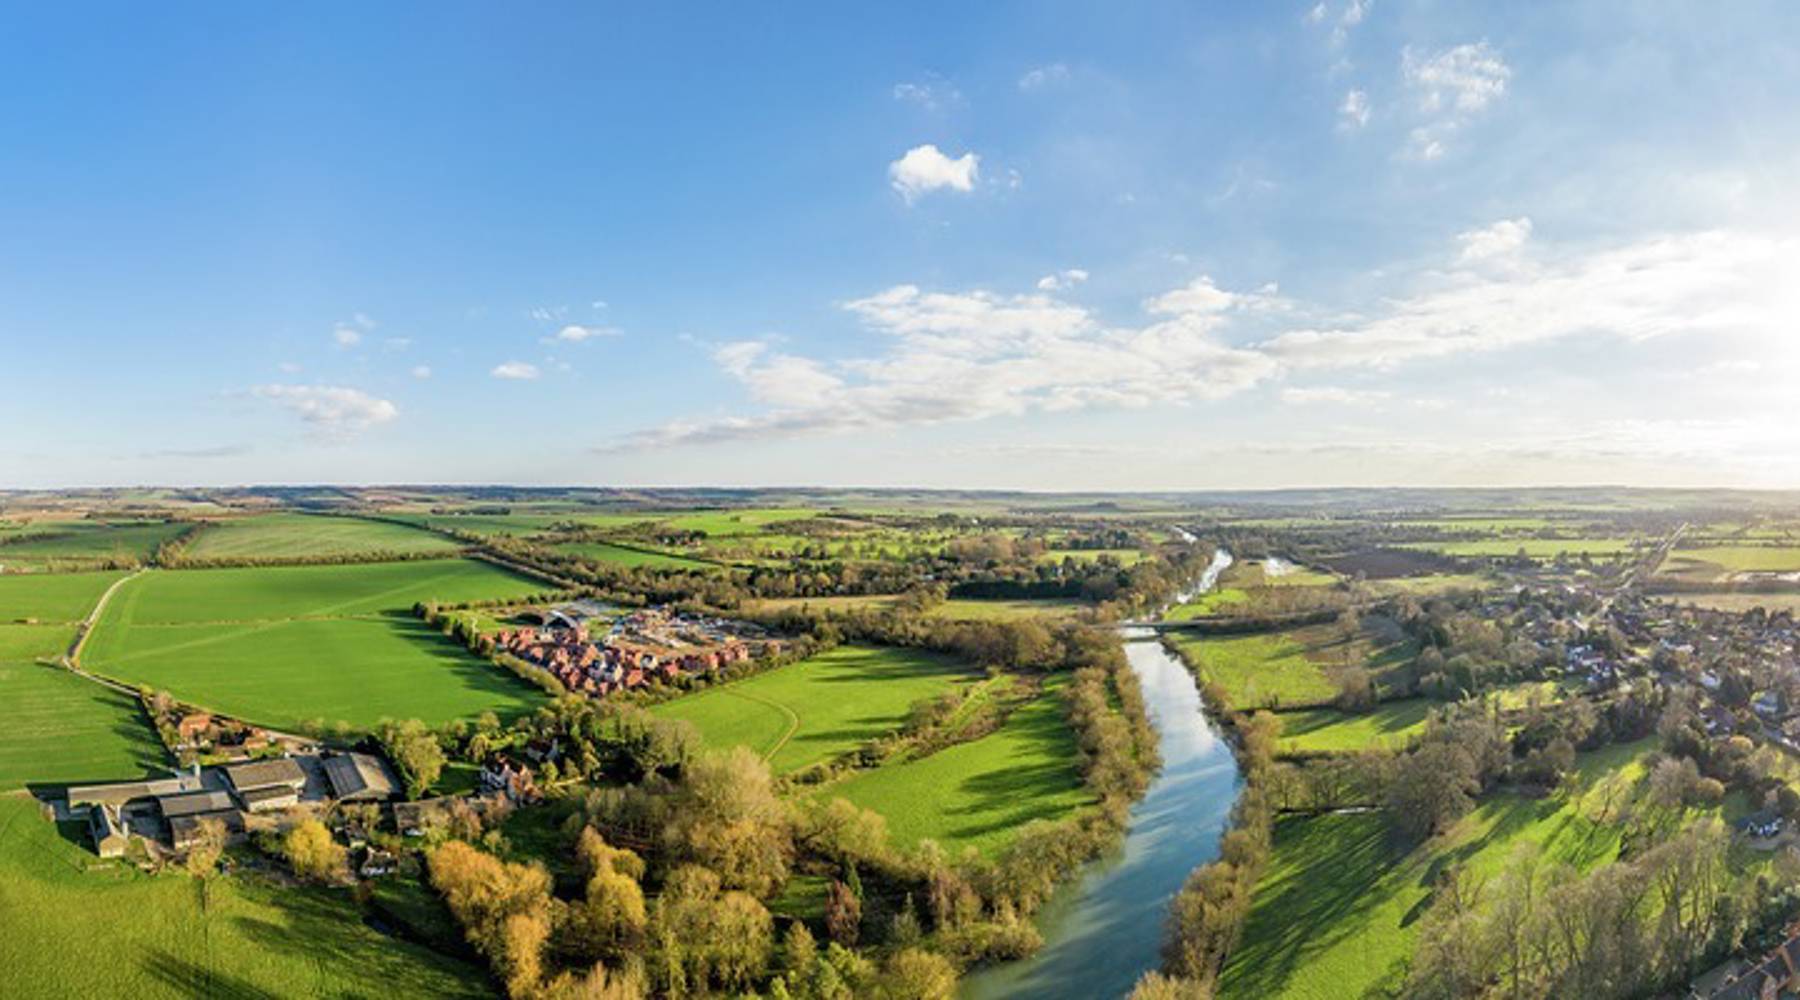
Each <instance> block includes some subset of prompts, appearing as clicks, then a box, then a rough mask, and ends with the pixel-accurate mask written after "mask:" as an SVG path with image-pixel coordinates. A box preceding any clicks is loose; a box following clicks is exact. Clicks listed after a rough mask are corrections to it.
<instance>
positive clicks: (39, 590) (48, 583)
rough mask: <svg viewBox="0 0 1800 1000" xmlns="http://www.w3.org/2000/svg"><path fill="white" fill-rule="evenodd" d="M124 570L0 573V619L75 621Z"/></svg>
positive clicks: (83, 614) (90, 608) (84, 614)
mask: <svg viewBox="0 0 1800 1000" xmlns="http://www.w3.org/2000/svg"><path fill="white" fill-rule="evenodd" d="M124 575H125V574H124V573H118V572H105V573H55V574H43V575H36V574H33V575H9V576H0V622H17V621H38V622H75V621H80V620H81V619H83V618H86V617H87V614H88V612H89V611H92V610H93V608H94V605H95V604H96V603H98V602H99V600H100V595H101V594H103V593H105V592H106V588H107V587H110V586H112V584H113V581H115V580H117V579H119V578H120V577H122V576H124Z"/></svg>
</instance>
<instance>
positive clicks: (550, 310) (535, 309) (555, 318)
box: [525, 306, 569, 323]
mask: <svg viewBox="0 0 1800 1000" xmlns="http://www.w3.org/2000/svg"><path fill="white" fill-rule="evenodd" d="M525 315H527V316H529V317H531V318H532V319H534V320H537V321H538V322H539V323H556V322H559V321H561V320H562V318H563V317H565V316H567V315H569V307H568V306H532V307H531V308H530V309H527V310H525Z"/></svg>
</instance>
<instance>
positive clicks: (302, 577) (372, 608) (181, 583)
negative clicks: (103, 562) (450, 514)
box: [101, 559, 547, 630]
mask: <svg viewBox="0 0 1800 1000" xmlns="http://www.w3.org/2000/svg"><path fill="white" fill-rule="evenodd" d="M544 589H547V585H546V584H543V583H540V582H538V581H536V580H532V579H528V578H526V577H523V576H520V575H518V574H516V573H513V572H512V571H511V570H506V569H502V568H500V567H498V566H494V565H492V564H489V563H484V562H478V561H476V560H473V559H445V560H437V559H433V560H428V561H425V562H399V563H366V564H359V565H346V566H257V567H248V568H236V567H234V568H230V569H184V570H152V571H150V572H147V573H144V574H142V575H141V576H138V577H135V578H134V579H132V580H130V581H129V582H127V583H125V584H124V585H123V586H121V587H120V588H119V590H118V593H116V594H114V595H113V599H112V600H111V601H110V602H108V604H107V606H106V612H105V614H104V615H103V616H102V621H101V625H102V628H103V630H104V629H105V628H107V627H109V626H111V625H114V624H119V623H140V624H149V623H155V624H160V625H176V624H183V623H193V622H244V621H269V620H273V619H288V618H327V617H343V616H347V615H363V614H373V613H378V612H383V611H399V610H406V609H410V608H411V607H412V606H413V604H414V603H416V602H418V601H427V600H438V601H444V602H455V601H474V600H486V599H490V598H496V599H497V598H504V597H513V596H521V595H526V594H533V593H537V592H539V591H542V590H544Z"/></svg>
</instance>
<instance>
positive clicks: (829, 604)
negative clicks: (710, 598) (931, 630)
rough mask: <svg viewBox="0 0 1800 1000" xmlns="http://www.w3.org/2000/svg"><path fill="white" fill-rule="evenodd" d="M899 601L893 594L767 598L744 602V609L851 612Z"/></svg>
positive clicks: (757, 610) (883, 606)
mask: <svg viewBox="0 0 1800 1000" xmlns="http://www.w3.org/2000/svg"><path fill="white" fill-rule="evenodd" d="M897 600H899V598H898V597H896V596H895V595H893V594H845V595H841V596H832V597H768V598H763V599H761V600H755V601H749V602H746V605H745V606H746V609H747V610H751V611H756V612H764V611H786V610H788V609H790V608H811V609H813V610H814V611H851V610H856V609H860V608H885V607H889V606H891V605H892V604H893V603H894V602H895V601H897Z"/></svg>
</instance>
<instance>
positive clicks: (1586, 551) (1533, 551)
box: [1400, 538, 1632, 559]
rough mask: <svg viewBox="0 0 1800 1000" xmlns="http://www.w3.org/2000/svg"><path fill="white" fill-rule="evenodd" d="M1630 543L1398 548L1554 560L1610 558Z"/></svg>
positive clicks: (1553, 541)
mask: <svg viewBox="0 0 1800 1000" xmlns="http://www.w3.org/2000/svg"><path fill="white" fill-rule="evenodd" d="M1631 543H1632V539H1629V538H1488V539H1483V540H1481V541H1468V542H1406V543H1404V544H1402V545H1401V546H1400V547H1401V548H1406V549H1421V550H1424V551H1427V552H1441V553H1443V554H1444V555H1447V556H1466V557H1470V558H1490V557H1491V558H1499V559H1505V558H1510V557H1513V556H1516V555H1518V554H1519V553H1520V552H1524V553H1525V556H1526V557H1527V558H1529V559H1554V558H1556V557H1557V556H1560V555H1568V556H1583V555H1587V556H1593V557H1594V558H1596V559H1601V558H1607V559H1610V558H1612V557H1614V556H1619V555H1627V554H1629V553H1630V552H1631V551H1632V547H1631Z"/></svg>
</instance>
